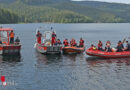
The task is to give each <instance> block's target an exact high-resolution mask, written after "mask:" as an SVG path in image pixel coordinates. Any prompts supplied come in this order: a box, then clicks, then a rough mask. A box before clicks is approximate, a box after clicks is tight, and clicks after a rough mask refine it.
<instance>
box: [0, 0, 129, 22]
mask: <svg viewBox="0 0 130 90" xmlns="http://www.w3.org/2000/svg"><path fill="white" fill-rule="evenodd" d="M11 1H12V2H11ZM0 3H1V4H0V6H1V7H2V8H6V9H8V10H9V11H11V12H12V11H13V12H15V15H17V17H18V20H17V19H16V20H14V19H11V20H10V19H8V20H9V21H10V22H16V23H17V22H56V23H90V22H101V23H117V22H129V21H130V20H129V18H130V12H129V11H130V10H129V9H130V6H129V5H127V6H125V5H124V4H114V3H113V4H112V3H111V4H109V3H102V2H91V1H84V2H72V1H70V0H0ZM7 4H8V5H7ZM117 7H118V8H117ZM126 7H127V8H126ZM128 10H129V11H128ZM124 13H126V14H124ZM6 14H7V13H6ZM8 15H9V16H10V14H8ZM11 15H12V14H11ZM6 16H7V15H6ZM8 20H7V21H6V22H9V21H8ZM4 21H5V20H4ZM4 21H2V22H4Z"/></svg>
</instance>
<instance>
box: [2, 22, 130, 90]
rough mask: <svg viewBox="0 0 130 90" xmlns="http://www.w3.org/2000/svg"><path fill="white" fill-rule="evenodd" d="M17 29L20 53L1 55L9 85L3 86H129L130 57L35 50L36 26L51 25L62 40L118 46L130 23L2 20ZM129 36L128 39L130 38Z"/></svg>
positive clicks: (66, 89) (77, 89) (20, 89)
mask: <svg viewBox="0 0 130 90" xmlns="http://www.w3.org/2000/svg"><path fill="white" fill-rule="evenodd" d="M1 25H2V26H3V27H11V28H14V29H15V31H14V32H15V36H19V37H20V39H21V43H22V49H21V54H20V55H19V56H0V75H1V76H2V75H4V76H5V78H6V82H7V86H2V85H1V84H0V90H130V58H124V59H101V58H95V57H90V56H87V55H86V54H85V53H83V54H71V55H63V54H61V55H43V54H40V53H38V52H37V51H35V49H34V43H35V41H36V37H35V34H36V31H35V30H36V28H38V27H41V26H42V27H46V28H50V27H51V26H52V27H53V28H54V29H55V31H56V33H57V37H58V38H60V39H61V40H62V41H63V39H65V38H68V39H69V40H70V39H71V38H75V39H76V41H77V42H78V41H79V39H80V37H82V38H83V39H84V40H85V46H86V48H89V47H90V45H91V44H95V45H97V43H98V40H101V41H102V42H103V43H104V45H105V42H106V41H107V40H110V41H111V43H112V46H113V47H115V46H116V45H117V42H118V41H119V40H123V39H124V38H125V37H129V36H130V23H126V24H124V23H120V24H115V23H112V24H108V23H106V24H95V23H92V24H42V23H33V24H1ZM128 40H129V39H128ZM129 41H130V40H129Z"/></svg>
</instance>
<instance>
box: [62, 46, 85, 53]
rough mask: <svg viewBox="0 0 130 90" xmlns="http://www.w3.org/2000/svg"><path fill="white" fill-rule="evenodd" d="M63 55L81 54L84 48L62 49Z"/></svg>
mask: <svg viewBox="0 0 130 90" xmlns="http://www.w3.org/2000/svg"><path fill="white" fill-rule="evenodd" d="M62 51H63V53H82V52H84V51H85V47H70V46H68V47H64V48H62Z"/></svg>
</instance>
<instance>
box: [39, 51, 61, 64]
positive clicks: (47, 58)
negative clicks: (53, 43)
mask: <svg viewBox="0 0 130 90" xmlns="http://www.w3.org/2000/svg"><path fill="white" fill-rule="evenodd" d="M36 58H37V63H38V64H45V65H48V64H52V63H59V62H61V58H62V57H61V54H48V55H46V54H41V53H39V52H36Z"/></svg>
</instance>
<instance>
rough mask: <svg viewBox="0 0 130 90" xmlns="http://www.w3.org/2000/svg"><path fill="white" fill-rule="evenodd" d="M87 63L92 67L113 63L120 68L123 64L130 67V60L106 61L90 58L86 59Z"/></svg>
mask: <svg viewBox="0 0 130 90" xmlns="http://www.w3.org/2000/svg"><path fill="white" fill-rule="evenodd" d="M86 61H87V63H88V64H89V65H91V66H95V65H101V64H113V63H116V65H117V66H120V65H121V64H123V63H124V64H125V65H127V66H129V65H130V58H118V59H104V58H98V57H88V58H86Z"/></svg>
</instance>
